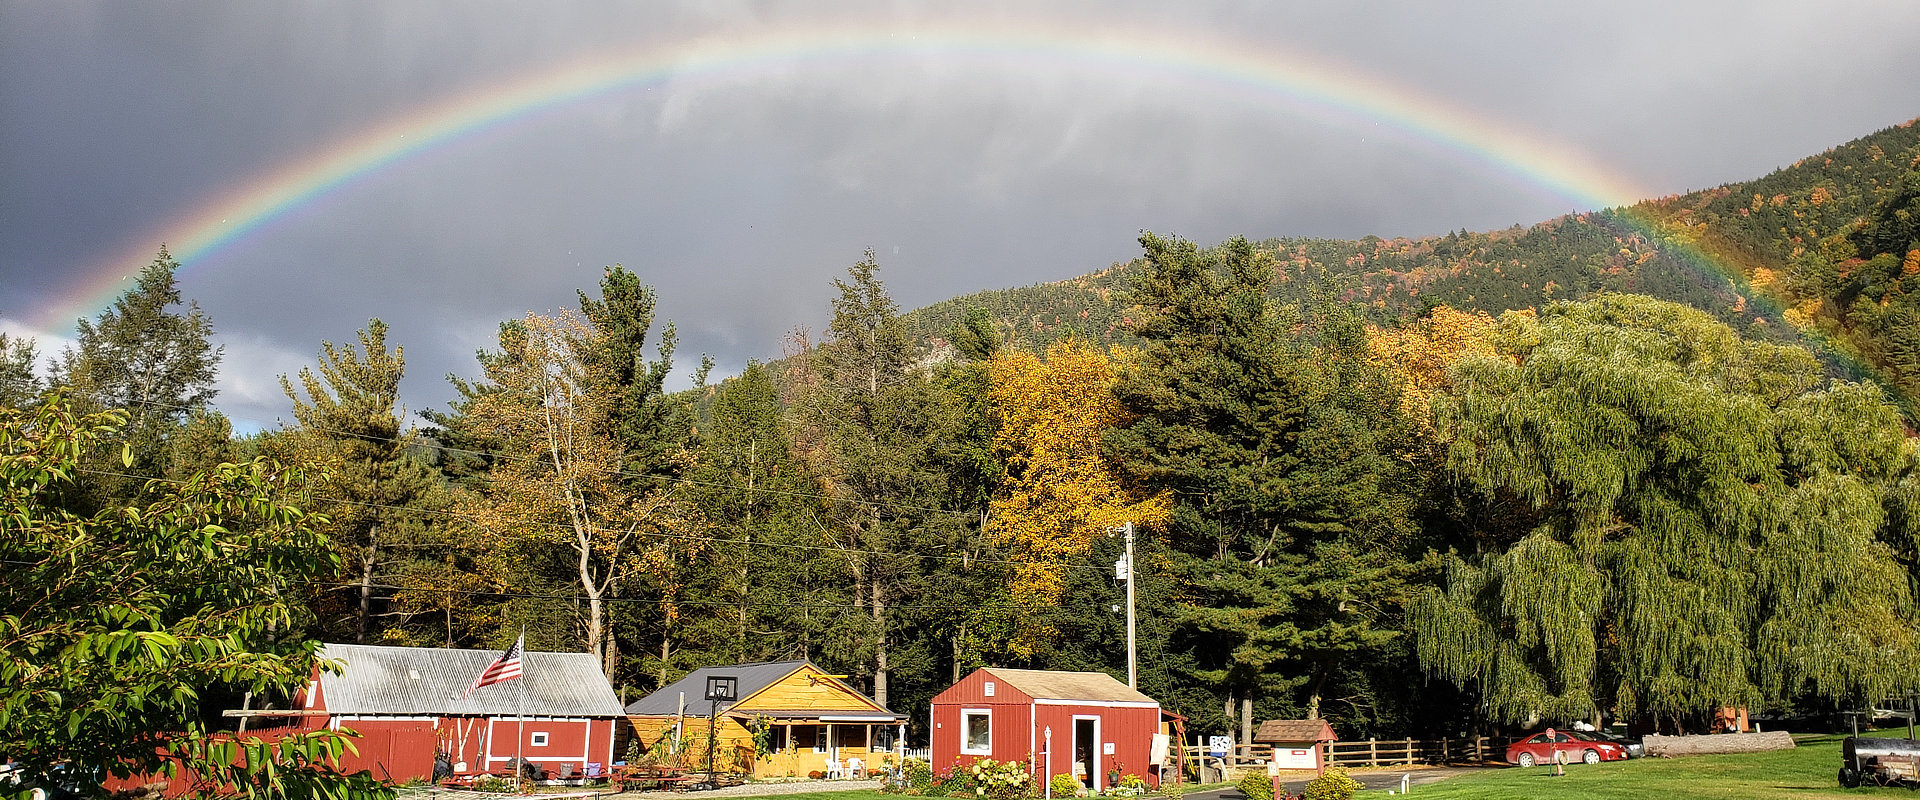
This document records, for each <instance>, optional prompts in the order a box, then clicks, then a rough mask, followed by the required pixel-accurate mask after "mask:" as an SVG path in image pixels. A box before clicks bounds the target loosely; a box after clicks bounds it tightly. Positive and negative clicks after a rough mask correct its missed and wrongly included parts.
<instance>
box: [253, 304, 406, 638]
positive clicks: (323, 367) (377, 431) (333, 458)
mask: <svg viewBox="0 0 1920 800" xmlns="http://www.w3.org/2000/svg"><path fill="white" fill-rule="evenodd" d="M359 339H360V342H359V347H358V348H357V349H356V348H354V347H351V346H348V347H340V346H336V345H334V343H332V342H322V343H321V345H320V364H319V373H318V374H315V372H314V371H313V370H312V369H307V368H303V369H301V370H300V375H299V385H298V386H297V387H296V386H295V385H294V383H293V382H292V381H290V380H288V379H287V376H285V375H282V376H280V387H281V389H282V391H284V392H286V395H287V398H288V399H289V400H292V401H293V416H294V419H295V420H297V421H298V422H299V427H298V428H296V429H294V430H293V431H290V432H289V434H288V436H287V437H285V438H284V442H285V444H286V445H287V446H288V447H289V448H290V449H291V450H292V453H291V454H290V455H292V456H293V457H295V458H298V459H299V461H300V462H302V463H305V464H307V465H308V466H309V468H310V469H312V470H313V471H314V473H315V474H317V475H319V476H321V477H320V478H319V486H318V494H319V495H320V496H321V498H322V501H321V502H322V505H321V507H320V508H321V509H322V510H324V513H325V514H326V516H327V519H328V520H329V522H330V524H331V529H330V531H329V533H330V534H331V535H330V537H329V538H330V539H331V540H332V542H333V544H334V547H335V548H337V549H338V551H339V553H340V556H341V563H342V564H344V565H345V567H346V574H345V575H343V576H342V577H345V578H346V579H347V580H348V581H350V582H352V583H353V584H357V588H356V589H355V595H356V597H355V601H354V603H353V604H352V608H353V610H352V616H353V623H352V625H351V627H350V630H351V635H352V637H353V640H354V641H356V642H363V643H364V642H367V641H368V640H369V636H371V635H374V634H377V633H378V632H377V631H375V630H374V617H375V615H376V614H377V613H379V611H380V610H384V606H385V604H386V601H387V599H388V597H387V595H388V594H389V593H388V592H387V591H386V590H383V589H376V588H375V586H376V584H386V585H391V584H393V583H395V582H396V578H397V576H398V575H399V574H401V573H402V572H403V571H404V570H403V569H402V568H401V567H400V565H398V564H396V561H401V560H411V559H412V558H414V557H416V556H417V555H420V554H418V553H410V552H408V546H409V545H411V544H413V543H414V540H416V539H418V538H419V534H420V532H421V530H422V528H423V527H424V526H425V525H426V524H427V522H426V521H425V520H424V519H422V517H421V511H423V510H427V509H431V508H435V507H438V506H443V505H444V500H443V498H442V497H441V496H440V492H439V486H438V480H437V479H436V478H435V477H434V476H433V475H432V473H431V470H430V469H429V468H428V467H427V465H426V464H424V463H422V462H421V461H420V460H418V459H417V458H415V457H414V455H413V453H412V446H413V436H412V434H411V432H409V431H405V430H402V429H401V424H400V415H401V412H400V409H399V403H400V379H401V378H402V377H403V376H404V375H405V373H406V355H405V351H404V350H403V349H402V348H400V347H394V348H393V349H392V350H389V349H388V348H387V325H386V323H384V322H382V321H380V320H377V319H376V320H373V321H372V322H370V323H368V325H367V328H366V329H365V330H363V331H360V332H359ZM303 393H304V395H305V397H304V398H303V397H302V394H303ZM328 622H329V621H327V620H322V624H323V625H324V626H326V627H327V628H329V629H332V626H331V625H328V624H327V623H328ZM330 632H331V633H333V634H335V635H338V634H342V633H346V631H344V630H339V629H332V630H330Z"/></svg>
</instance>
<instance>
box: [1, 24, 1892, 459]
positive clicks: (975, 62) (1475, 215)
mask: <svg viewBox="0 0 1920 800" xmlns="http://www.w3.org/2000/svg"><path fill="white" fill-rule="evenodd" d="M1451 6H1452V4H1433V3H1418V2H1387V1H1386V0H1381V1H1379V2H1358V3H1304V4H1284V6H1282V7H1277V8H1275V7H1269V4H1254V3H1241V2H1213V3H1178V4H1129V3H1113V2H1100V3H1091V2H1089V3H1059V4H1040V5H1037V6H1036V5H1034V4H1027V3H1003V4H968V5H967V6H966V7H965V14H964V16H956V14H957V12H954V11H952V10H931V11H930V10H928V9H927V8H925V7H924V6H922V5H920V4H904V3H901V4H896V3H862V4H819V3H746V2H740V3H709V2H688V3H679V4H675V3H647V4H633V3H614V2H606V3H595V2H579V3H565V4H539V5H531V4H522V3H496V4H474V3H464V2H462V3H455V2H418V3H404V4H378V5H371V6H367V5H361V6H356V5H340V4H296V3H282V2H273V1H272V0H269V1H268V2H206V3H193V4H185V5H165V6H156V5H143V4H126V3H114V2H85V1H84V0H75V1H73V2H64V3H58V4H49V3H24V2H15V1H14V0H0V175H4V176H5V186H6V191H5V192H4V193H0V242H4V243H5V245H6V246H5V247H4V248H0V326H6V328H7V329H10V330H18V329H20V328H21V322H20V321H21V320H25V319H39V318H41V317H43V316H44V312H46V311H47V310H48V309H56V310H58V309H64V308H66V306H64V305H63V304H65V303H70V302H71V301H72V298H73V296H74V292H75V287H77V286H80V285H82V284H85V283H87V282H88V279H89V278H90V277H92V273H96V272H98V271H100V270H102V269H104V268H108V267H109V266H111V268H116V269H120V270H122V271H125V272H132V271H135V270H137V269H138V268H139V267H140V266H141V264H138V263H133V264H116V265H103V264H102V263H101V260H102V259H103V258H106V257H108V256H110V255H111V254H114V253H120V252H125V251H127V249H128V248H129V247H135V248H138V247H141V246H147V247H150V248H151V249H157V248H158V246H159V244H160V243H161V240H162V239H164V238H165V237H166V231H165V230H164V226H165V224H166V223H167V221H169V220H173V219H178V218H181V217H183V216H186V215H188V214H190V213H191V212H193V211H194V210H196V209H199V208H202V207H205V206H207V205H208V204H210V203H212V202H214V201H215V200H216V199H217V198H220V197H223V196H225V195H226V194H228V193H230V192H231V191H232V190H233V189H234V187H236V186H242V185H246V184H247V183H248V182H250V181H254V180H257V179H258V178H259V176H261V175H264V174H269V173H271V171H272V170H274V169H276V168H278V167H280V166H282V165H285V164H288V163H293V162H295V161H297V160H299V159H303V158H307V157H310V156H312V155H313V154H315V153H320V152H325V151H327V150H328V149H329V148H332V147H336V146H337V144H338V143H339V142H341V141H344V140H347V139H349V138H351V137H353V136H355V135H357V134H359V133H362V132H364V131H366V130H369V129H370V128H371V127H372V126H376V125H379V124H381V123H383V122H386V121H390V120H395V119H401V118H405V117H406V116H407V115H408V114H411V113H416V112H417V111H418V110H419V109H421V108H424V107H429V106H432V105H434V104H436V103H439V102H444V101H445V100H446V99H447V98H451V97H456V96H460V95H462V94H463V93H469V92H474V91H476V90H483V89H485V88H486V87H489V86H495V85H503V84H506V83H509V82H512V81H514V80H517V79H520V78H523V77H525V76H528V75H533V74H540V73H542V72H547V71H551V70H555V69H559V68H560V67H561V66H562V65H565V64H569V63H573V62H575V61H578V60H581V59H589V58H591V57H593V56H594V55H595V54H605V53H620V52H633V51H635V50H644V49H645V48H650V47H652V48H663V49H670V48H672V47H674V46H675V45H677V44H678V43H684V42H689V41H696V40H717V41H727V40H728V39H729V37H749V36H752V35H756V34H763V33H767V32H778V31H782V30H791V29H798V28H803V27H804V28H809V29H820V30H832V29H834V28H835V27H836V25H854V24H858V25H865V26H875V25H878V26H891V27H892V28H897V29H898V31H899V32H900V35H901V36H907V37H911V36H912V35H913V34H914V32H915V31H938V30H941V29H942V28H943V27H951V26H953V25H956V24H965V25H968V26H973V27H997V28H1001V29H1005V30H1007V31H1011V32H1017V33H1025V34H1032V33H1033V32H1035V31H1063V30H1064V31H1072V32H1074V33H1075V35H1083V36H1090V37H1091V36H1099V35H1101V32H1102V31H1116V32H1120V33H1124V34H1125V35H1126V36H1140V35H1147V36H1151V35H1153V33H1154V32H1156V31H1158V32H1164V33H1165V34H1166V35H1168V36H1176V35H1177V36H1182V37H1187V38H1192V39H1200V40H1208V39H1211V40H1217V41H1223V42H1230V43H1232V44H1234V45H1235V46H1237V47H1243V48H1250V49H1254V50H1262V49H1270V50H1271V51H1273V52H1275V53H1285V54H1288V55H1289V56H1290V57H1292V58H1295V59H1300V60H1304V61H1307V62H1312V63H1317V64H1324V65H1330V66H1332V67H1335V68H1337V69H1341V70H1345V71H1350V72H1353V73H1357V74H1364V75H1368V76H1371V77H1372V78H1373V79H1375V80H1378V81H1381V82H1383V83H1386V84H1389V85H1392V86H1394V87H1396V88H1398V89H1399V90H1401V91H1404V92H1406V93H1408V94H1410V95H1413V96H1419V97H1426V98H1430V99H1434V100H1436V101H1438V102H1442V103H1444V104H1447V105H1449V106H1452V107H1454V108H1456V109H1459V110H1460V111H1461V112H1462V113H1465V114H1468V115H1471V116H1474V117H1476V118H1479V119H1483V120H1489V121H1493V122H1494V123H1496V124H1500V125H1506V126H1512V127H1515V128H1517V129H1522V130H1525V131H1528V132H1531V133H1532V134H1534V135H1537V136H1539V137H1541V138H1543V139H1545V140H1548V141H1552V142H1556V143H1559V144H1562V145H1565V146H1569V147H1572V148H1575V149H1577V150H1579V151H1581V152H1583V153H1584V154H1586V155H1588V156H1589V157H1590V158H1591V159H1592V160H1594V161H1596V162H1598V163H1601V164H1604V165H1607V167H1608V168H1609V169H1611V170H1613V171H1615V172H1617V174H1619V175H1621V176H1624V177H1626V178H1630V179H1631V181H1632V182H1633V183H1636V184H1640V185H1645V186H1648V187H1652V189H1653V190H1654V191H1656V192H1661V193H1666V192H1678V191H1684V190H1687V189H1693V188H1702V187H1706V186H1711V185H1715V184H1718V183H1721V182H1726V181H1735V180H1744V179H1748V178H1752V177H1757V176H1759V175H1761V174H1764V173H1765V172H1767V171H1768V170H1771V169H1773V168H1775V167H1777V166H1781V165H1784V164H1786V163H1788V162H1790V161H1792V160H1794V159H1797V158H1800V157H1802V156H1806V155H1810V154H1812V153H1815V152H1818V151H1819V150H1821V149H1824V148H1826V147H1828V146H1831V145H1834V144H1838V143H1840V142H1842V141H1845V140H1847V139H1849V138H1853V137H1855V136H1859V135H1863V134H1866V133H1868V132H1871V131H1872V130H1875V129H1877V128H1880V127H1883V126H1886V125H1889V124H1894V123H1898V122H1901V121H1904V120H1906V119H1909V118H1912V117H1913V116H1915V115H1916V114H1920V82H1914V81H1910V80H1904V76H1911V75H1916V74H1920V51H1916V50H1915V49H1914V48H1913V47H1912V46H1911V42H1912V39H1913V36H1912V35H1913V33H1914V32H1915V31H1917V30H1920V6H1916V5H1914V4H1910V3H1900V2H1884V3H1881V2H1854V3H1848V2H1842V3H1823V4H1819V5H1818V6H1814V5H1812V4H1795V3H1760V4H1755V3H1749V2H1714V3H1692V4H1684V5H1679V6H1674V5H1673V4H1668V3H1652V2H1647V3H1610V4H1587V5H1581V6H1576V5H1569V4H1537V3H1517V2H1516V3H1493V4H1473V6H1472V7H1471V8H1466V9H1460V8H1454V7H1451ZM1142 32H1145V33H1144V34H1143V33H1142ZM1038 49H1040V50H1041V51H1044V49H1045V48H1044V47H1041V48H1038ZM1282 100H1283V98H1281V99H1276V98H1271V97H1268V98H1262V97H1261V96H1260V95H1259V94H1258V92H1250V90H1248V88H1247V87H1245V86H1238V87H1236V86H1233V85H1230V83H1227V82H1222V81H1209V80H1207V79H1205V78H1204V77H1200V78H1196V77H1194V76H1191V75H1188V76H1179V75H1169V74H1166V73H1164V72H1159V73H1157V72H1155V71H1154V70H1153V69H1150V68H1143V69H1128V70H1111V69H1103V68H1102V67H1101V65H1099V64H1097V63H1090V62H1087V61H1085V60H1080V61H1075V60H1072V59H1058V60H1051V61H1050V60H1048V59H1046V58H1044V57H1035V56H1034V55H1032V54H1031V53H1030V52H1029V53H1026V54H1024V55H1023V54H1019V53H1013V52H1011V51H1010V52H1009V53H996V52H994V51H992V50H991V49H981V50H978V51H966V52H954V51H942V50H939V49H928V50H925V51H917V50H915V49H913V48H912V47H900V48H894V49H892V50H890V51H889V52H888V53H886V54H884V55H872V54H868V55H862V54H860V53H851V54H841V55H839V56H837V57H820V58H809V59H797V60H791V61H786V62H782V61H779V60H774V61H771V62H768V63H765V64H761V65H759V66H756V67H752V68H739V69H717V70H709V71H705V72H701V71H692V72H688V73H686V74H682V75H677V76H674V77H671V78H668V79H666V80H664V81H661V82H657V83H652V84H647V85H644V86H638V87H634V88H632V89H630V90H626V91H618V92H609V93H604V94H601V95H596V96H593V97H590V98H586V99H582V100H580V101H578V102H574V103H570V104H565V105H562V106H560V107H557V108H554V109H552V110H549V111H546V112H544V113H540V114H535V115H529V116H526V117H524V118H518V119H515V120H513V121H512V122H511V123H509V124H502V125H497V126H493V127H490V128H487V129H485V130H482V131H479V132H477V133H475V134H473V135H470V136H466V137H462V138H459V139H457V140H455V141H453V142H451V143H449V144H447V145H444V146H441V147H437V148H434V149H432V150H430V151H429V152H426V153H424V154H421V155H419V156H416V157H412V158H408V159H404V160H402V161H400V162H397V163H395V164H393V165H391V166H389V167H386V168H384V169H381V170H379V171H377V172H376V173H374V174H372V175H370V176H368V177H366V178H364V179H362V180H358V181H355V182H352V183H351V184H348V185H345V186H343V187H341V188H339V189H337V190H335V191H332V192H329V193H326V194H324V195H322V196H321V197H320V198H318V199H317V200H315V201H313V202H310V203H306V204H302V205H300V206H298V207H297V208H295V209H293V210H292V211H291V212H289V213H287V214H285V215H283V216H281V217H278V218H275V219H274V220H272V221H271V222H270V223H268V224H266V225H264V226H263V227H262V228H260V229H259V230H257V231H255V232H254V233H252V234H250V235H249V236H247V237H246V238H245V239H244V240H242V241H241V242H239V243H237V244H235V245H234V246H231V247H228V248H225V249H223V250H220V251H218V252H217V253H215V254H214V255H213V256H212V257H210V258H208V259H207V260H206V261H205V263H190V264H188V265H187V268H186V271H185V272H184V273H183V275H182V282H183V289H184V291H185V292H186V294H187V295H188V296H190V297H192V298H194V299H196V300H197V301H198V302H199V303H200V305H201V307H202V308H203V309H205V310H206V311H207V312H208V313H209V314H210V315H211V316H212V318H213V321H214V323H215V326H216V329H217V330H218V331H219V333H220V337H221V341H222V343H223V344H224V345H225V346H226V348H227V357H226V361H225V365H224V368H223V374H222V381H223V383H222V395H221V397H220V404H221V406H222V408H223V409H224V410H226V411H227V412H228V413H229V414H230V415H232V416H234V417H236V418H237V419H239V420H241V421H242V424H243V425H246V424H251V425H255V426H271V425H274V424H276V420H279V419H282V418H285V417H286V416H288V412H287V410H286V403H285V402H284V399H283V398H281V397H280V396H279V394H278V387H277V383H276V382H275V378H276V376H277V375H278V374H279V373H281V372H291V371H295V370H297V369H298V368H299V366H301V365H303V364H304V363H309V362H311V360H312V359H313V356H314V353H315V352H317V350H318V348H319V343H320V342H321V341H322V340H332V341H336V342H340V341H350V340H351V339H352V337H353V332H354V331H355V330H356V329H358V328H360V327H362V326H364V325H365V324H366V322H367V320H368V319H370V318H373V317H379V318H381V319H383V320H385V321H387V322H388V323H389V324H390V325H391V326H392V332H391V334H390V340H391V341H394V342H397V343H399V344H402V345H404V346H405V347H406V350H407V357H408V363H409V371H408V372H409V377H408V380H407V383H406V385H405V387H404V388H405V393H406V401H407V404H408V406H409V407H410V408H411V409H414V410H418V409H421V408H425V407H438V406H443V405H444V404H445V402H446V401H447V399H449V397H450V394H451V393H450V391H449V390H448V389H447V387H446V383H445V380H444V377H445V375H446V374H448V373H458V374H462V375H468V376H471V375H473V374H474V373H475V371H476V370H475V367H474V362H473V353H474V350H475V349H477V348H479V347H484V346H486V344H487V343H488V342H489V341H490V339H491V336H492V333H493V331H494V329H495V327H496V326H497V324H498V323H499V322H500V321H501V320H504V319H509V318H513V317H517V316H519V315H521V314H524V313H526V312H528V311H546V310H550V309H555V308H559V307H562V306H570V305H573V304H574V302H575V298H574V292H575V290H576V289H580V288H588V289H591V288H592V287H593V286H594V284H595V282H596V281H597V280H598V277H599V275H600V271H601V269H602V267H603V266H604V265H607V264H612V263H616V262H618V263H622V264H624V265H626V266H627V267H629V268H631V269H633V270H635V271H636V272H637V273H639V274H640V275H641V276H643V277H644V278H645V279H646V280H648V281H649V282H650V283H652V284H653V285H654V286H655V287H656V288H657V290H658V292H659V295H660V299H661V307H660V312H661V315H662V316H663V317H665V318H671V319H673V320H674V321H675V322H676V323H677V325H678V326H679V329H680V332H681V336H682V341H681V350H680V357H679V359H678V361H679V362H680V363H681V364H682V365H684V366H686V367H687V368H689V369H690V368H691V365H692V364H694V363H695V362H696V361H697V360H698V358H699V355H700V354H701V353H709V354H712V355H714V356H715V357H716V359H717V360H718V361H719V363H720V365H721V368H722V371H731V370H735V369H738V368H739V367H740V366H741V365H743V364H744V363H745V362H746V361H747V360H749V359H755V358H760V359H764V358H771V357H777V356H778V355H779V353H780V344H781V337H782V336H783V334H785V333H786V332H787V331H789V330H791V329H793V328H794V327H796V326H807V327H811V328H813V329H814V330H816V331H817V330H818V329H819V328H820V327H821V326H822V325H823V323H824V321H825V319H826V317H827V299H828V296H829V290H830V286H829V281H830V280H831V279H832V278H834V277H836V276H837V275H839V274H841V271H842V270H843V269H844V267H845V266H846V265H847V264H850V263H851V262H853V261H854V260H856V259H857V258H859V256H860V253H861V251H862V250H863V249H865V248H866V247H868V246H872V247H874V248H875V249H876V251H877V252H878V253H879V255H880V260H881V264H882V267H883V277H884V278H885V279H886V280H887V281H888V283H889V285H890V287H891V288H892V289H893V291H894V294H895V297H896V299H898V300H899V301H900V302H901V303H902V304H903V305H906V306H908V307H913V306H918V305H922V304H926V303H931V302H935V301H938V300H941V299H945V298H947V297H950V296H953V295H956V294H960V293H964V292H972V291H978V290H983V289H994V288H1004V287H1008V286H1019V285H1026V284H1030V283H1035V282H1039V281H1046V280H1058V279H1062V278H1067V277H1071V276H1073V275H1077V274H1081V273H1084V272H1087V271H1090V270H1094V269H1099V268H1102V267H1104V266H1106V265H1107V264H1109V263H1111V262H1113V261H1117V260H1124V259H1127V258H1129V257H1131V256H1132V255H1133V254H1134V250H1135V245H1134V243H1133V240H1134V237H1135V236H1136V235H1137V234H1138V232H1139V231H1141V230H1143V229H1151V230H1155V231H1163V232H1173V233H1179V234H1181V235H1185V236H1188V237H1191V238H1194V239H1197V240H1201V241H1214V240H1218V239H1220V238H1223V237H1226V236H1230V235H1233V234H1238V233H1245V234H1248V235H1251V236H1255V237H1263V236H1282V235H1293V236H1329V237H1355V236H1361V235H1365V234H1379V235H1386V236H1392V235H1426V234H1434V233H1441V232H1444V231H1448V230H1454V229H1459V228H1470V229H1485V228H1492V227H1504V226H1506V225H1510V224H1514V223H1522V224H1525V223H1531V222H1534V221H1538V220H1541V219H1545V218H1548V217H1552V216H1555V215H1558V214H1561V213H1565V212H1568V211H1573V210H1577V209H1576V208H1575V207H1574V205H1575V201H1574V200H1572V199H1569V198H1567V197H1565V196H1562V195H1560V194H1558V193H1556V192H1555V191H1553V190H1551V189H1549V188H1547V187H1543V186H1540V185H1535V184H1530V183H1529V182H1527V181H1526V180H1524V179H1522V178H1517V177H1516V176H1514V175H1511V174H1508V173H1505V172H1502V171H1499V170H1497V169H1493V168H1491V167H1489V166H1488V165H1486V164H1484V163H1478V162H1475V161H1474V160H1473V159H1471V158H1466V157H1461V156H1460V154H1459V153H1457V152H1454V153H1449V152H1436V148H1435V147H1434V146H1432V144H1431V143H1430V142H1425V141H1422V140H1421V138H1420V136H1419V135H1418V134H1416V133H1411V132H1409V131H1405V130H1400V129H1396V128H1394V127H1393V126H1384V127H1379V126H1374V125H1373V124H1372V123H1371V121H1369V120H1367V119H1365V118H1355V117H1354V116H1352V115H1347V116H1341V115H1337V114H1321V113H1317V112H1315V111H1314V110H1313V109H1311V108H1307V109H1304V110H1303V109H1302V108H1301V107H1299V105H1298V104H1297V103H1289V102H1282ZM1441 150H1444V148H1441ZM149 237H152V238H153V239H154V240H153V241H151V242H147V241H146V239H147V238H149ZM98 311H99V309H98V308H87V309H79V308H75V309H72V314H71V315H72V316H77V315H79V314H83V313H84V314H87V315H89V316H90V315H92V314H94V313H97V312H98ZM61 322H62V323H65V322H70V320H61ZM38 333H39V334H40V335H41V336H43V337H46V338H47V341H55V340H56V337H59V336H62V335H66V334H67V333H69V331H68V330H64V329H60V330H54V329H48V330H42V331H38ZM41 349H42V352H43V353H50V352H55V351H57V349H58V348H57V346H53V347H49V346H45V345H43V347H42V348H41ZM685 372H686V370H682V378H681V380H684V374H685Z"/></svg>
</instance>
